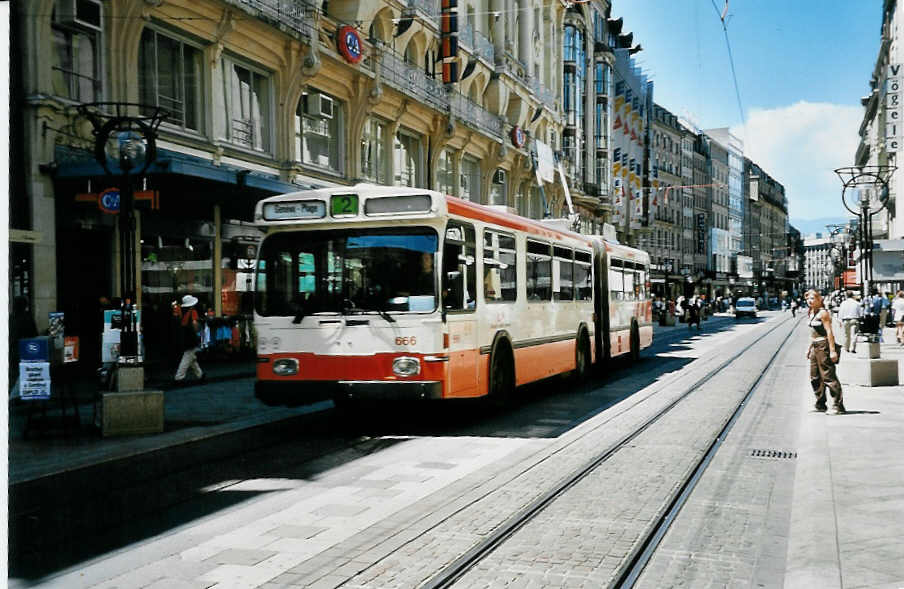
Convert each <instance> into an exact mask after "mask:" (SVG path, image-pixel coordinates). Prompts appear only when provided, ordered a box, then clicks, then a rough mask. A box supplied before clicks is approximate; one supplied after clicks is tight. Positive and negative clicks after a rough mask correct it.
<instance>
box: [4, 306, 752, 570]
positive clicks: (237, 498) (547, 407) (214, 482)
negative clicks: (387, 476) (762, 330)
mask: <svg viewBox="0 0 904 589" xmlns="http://www.w3.org/2000/svg"><path fill="white" fill-rule="evenodd" d="M733 326H734V320H733V319H729V320H726V319H725V318H719V319H717V320H715V321H714V320H709V321H706V322H705V323H704V330H703V331H702V332H698V331H696V330H692V331H691V330H687V329H686V327H685V328H684V329H682V328H681V327H678V328H674V329H664V330H663V331H662V332H661V333H658V334H657V335H656V338H655V339H654V344H653V346H652V347H650V348H648V349H646V350H644V351H643V352H642V353H641V356H640V360H639V361H638V362H637V363H634V364H632V363H631V362H629V361H628V360H627V359H616V360H613V361H612V362H610V363H608V364H607V365H605V366H604V367H603V369H602V370H601V371H600V372H599V373H598V374H596V375H594V376H593V377H592V378H590V379H589V380H588V381H587V382H586V383H584V384H580V385H575V384H574V383H573V382H571V381H569V380H568V379H566V378H564V377H555V378H550V379H547V380H545V381H542V382H538V383H534V384H531V385H528V386H524V387H520V388H519V389H518V390H517V392H516V398H515V399H514V400H513V401H512V402H510V403H509V404H507V405H506V406H504V407H501V408H499V407H493V406H491V405H490V404H489V403H481V402H452V403H449V402H442V403H428V404H413V405H406V406H399V405H395V406H391V407H374V408H367V410H366V411H358V412H355V413H351V414H350V413H349V412H347V411H339V410H332V411H325V412H324V411H321V412H316V413H309V414H306V415H300V416H296V417H292V418H289V419H284V420H282V421H279V422H277V423H270V424H267V425H266V426H259V427H254V428H248V429H245V430H240V431H238V432H234V433H232V434H230V435H228V436H220V437H219V438H216V439H215V441H214V442H211V441H206V442H204V441H198V442H195V443H188V444H181V445H178V446H173V447H169V448H162V449H160V450H157V451H153V452H144V453H140V454H136V455H135V456H133V457H131V458H130V459H128V460H119V461H115V462H110V463H105V464H99V465H95V466H94V467H88V468H80V469H77V470H74V471H70V472H64V473H62V474H59V475H56V476H53V477H44V478H39V479H35V480H32V481H27V482H24V483H21V484H17V485H15V486H11V487H10V496H9V506H10V511H9V516H10V517H9V525H10V527H9V540H10V543H9V573H10V577H15V578H20V579H32V580H33V579H38V578H40V577H43V576H47V575H49V574H52V573H53V572H55V571H59V570H62V569H64V568H67V567H71V566H73V565H76V564H77V563H79V562H83V561H85V560H88V559H91V558H94V557H97V556H99V555H102V554H104V553H106V552H109V551H111V550H116V549H118V548H122V547H124V546H127V545H128V544H132V543H135V542H141V541H144V540H147V539H150V538H152V537H153V536H155V535H158V534H162V533H165V532H167V531H171V530H173V529H175V528H177V527H179V526H181V525H184V524H188V523H191V522H193V521H196V520H197V519H199V518H202V517H205V516H209V515H212V514H216V513H218V512H220V511H222V510H225V509H228V508H230V507H233V506H236V505H239V504H241V503H244V502H247V501H250V500H254V499H255V498H257V497H261V496H265V495H266V494H268V493H270V492H273V491H278V490H282V489H280V488H268V487H267V486H266V485H264V486H263V487H260V488H253V487H254V485H251V486H250V487H252V488H249V485H247V484H243V483H248V482H252V481H254V480H255V479H271V480H272V479H279V480H281V481H286V483H285V484H287V485H289V486H290V487H291V485H292V484H293V481H295V483H294V484H295V485H296V486H297V485H298V484H300V483H302V482H303V481H311V480H315V479H317V478H318V477H319V476H321V475H322V474H323V473H325V472H327V471H329V470H331V469H333V468H335V467H337V466H341V465H343V464H347V463H350V462H352V461H354V460H356V459H358V458H361V457H362V456H364V455H366V454H369V453H372V452H377V451H379V450H381V449H384V448H386V447H388V446H392V445H396V444H400V443H404V442H405V439H404V437H405V436H459V437H461V436H474V437H481V436H482V437H520V438H524V437H543V438H552V437H557V436H559V435H561V434H562V433H564V432H566V431H568V430H569V429H571V428H573V427H575V426H576V425H578V424H580V423H582V422H583V421H586V420H587V419H589V418H591V417H592V416H594V415H596V414H598V413H600V412H602V411H604V410H605V409H607V408H609V407H611V406H612V405H614V404H615V403H618V402H619V401H621V400H623V399H625V398H627V397H629V396H631V395H632V394H634V393H636V392H637V391H639V390H641V389H643V388H644V387H646V386H648V385H649V384H651V383H653V382H655V381H656V380H657V379H659V378H660V377H661V376H663V375H665V374H668V373H670V372H675V371H678V370H681V369H682V368H683V367H684V366H686V365H687V364H689V363H690V362H692V361H693V360H694V359H695V358H694V357H690V356H686V357H682V356H675V355H672V354H674V353H675V352H684V351H688V350H690V346H689V345H686V344H685V343H684V342H688V341H690V340H696V339H697V338H700V337H707V336H708V335H711V334H713V333H718V332H721V331H725V330H730V329H732V327H733ZM185 394H191V392H190V391H186V393H185ZM262 407H263V406H262ZM210 418H211V417H210V416H208V417H207V418H205V419H204V420H201V421H203V422H204V423H205V424H209V423H210V421H209V419H210ZM168 421H169V420H168ZM196 423H197V422H196V420H195V419H194V418H193V417H189V416H185V417H183V418H182V419H181V420H180V419H178V418H177V419H174V420H173V422H172V423H168V426H167V427H168V429H180V428H188V427H191V426H193V425H195V424H196ZM389 436H397V437H395V438H393V437H389ZM65 443H67V444H69V445H71V444H73V443H76V444H78V443H79V442H78V441H77V440H68V441H66V442H65ZM225 446H228V448H226V447H225ZM224 457H225V458H224ZM224 481H225V482H224ZM233 483H235V484H233Z"/></svg>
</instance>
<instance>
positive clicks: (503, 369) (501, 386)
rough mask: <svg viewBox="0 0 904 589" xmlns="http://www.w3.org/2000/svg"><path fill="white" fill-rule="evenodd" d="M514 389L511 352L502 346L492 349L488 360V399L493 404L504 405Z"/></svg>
mask: <svg viewBox="0 0 904 589" xmlns="http://www.w3.org/2000/svg"><path fill="white" fill-rule="evenodd" d="M514 391H515V375H514V363H513V362H512V357H511V352H509V351H508V349H506V348H505V347H503V346H499V347H497V348H496V350H494V351H493V358H492V360H491V361H490V399H491V400H492V402H493V404H494V405H498V406H501V405H504V404H506V403H507V402H508V401H509V400H510V399H511V397H512V393H514Z"/></svg>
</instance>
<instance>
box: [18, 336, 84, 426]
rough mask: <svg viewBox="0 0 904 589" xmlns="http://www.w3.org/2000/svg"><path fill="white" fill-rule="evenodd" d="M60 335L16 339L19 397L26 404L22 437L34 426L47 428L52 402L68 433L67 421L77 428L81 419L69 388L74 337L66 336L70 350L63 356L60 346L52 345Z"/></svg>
mask: <svg viewBox="0 0 904 589" xmlns="http://www.w3.org/2000/svg"><path fill="white" fill-rule="evenodd" d="M61 335H62V334H56V333H54V334H51V335H50V336H44V337H35V338H28V339H23V340H20V341H19V358H20V362H19V398H20V399H21V400H22V402H24V403H27V404H28V412H27V414H26V420H25V430H24V432H23V437H24V438H26V439H27V438H28V436H29V434H31V432H32V431H33V430H34V429H35V428H36V427H39V428H40V429H41V431H42V432H43V433H46V432H47V431H48V430H49V429H50V424H51V421H52V417H51V416H48V414H47V412H48V409H51V408H53V406H54V405H56V406H57V408H58V409H59V413H60V418H61V420H62V424H63V431H64V433H65V435H69V428H70V426H71V425H74V426H75V428H76V430H77V429H78V426H79V424H80V422H81V420H80V417H79V413H78V404H77V403H76V400H75V394H74V392H73V388H72V367H74V366H75V364H74V362H76V361H77V360H78V351H77V349H78V343H77V338H66V339H68V340H69V343H70V353H69V354H68V355H67V356H64V346H61V347H60V348H59V349H58V348H57V346H56V345H55V343H57V340H59V341H60V342H62V341H63V339H62V338H61V337H59V336H61ZM73 347H74V350H73V349H72V348H73ZM70 409H71V411H70Z"/></svg>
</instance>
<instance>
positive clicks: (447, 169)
mask: <svg viewBox="0 0 904 589" xmlns="http://www.w3.org/2000/svg"><path fill="white" fill-rule="evenodd" d="M436 189H437V190H438V191H440V192H442V193H445V194H449V195H454V194H455V169H454V162H453V158H452V151H451V150H449V149H444V150H443V151H442V152H440V154H439V162H438V163H437V166H436Z"/></svg>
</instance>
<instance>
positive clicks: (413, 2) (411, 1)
mask: <svg viewBox="0 0 904 589" xmlns="http://www.w3.org/2000/svg"><path fill="white" fill-rule="evenodd" d="M408 7H409V8H416V9H418V10H420V11H421V12H423V13H424V14H427V15H429V16H430V18H431V19H433V20H436V19H438V18H439V2H437V1H436V0H408Z"/></svg>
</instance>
